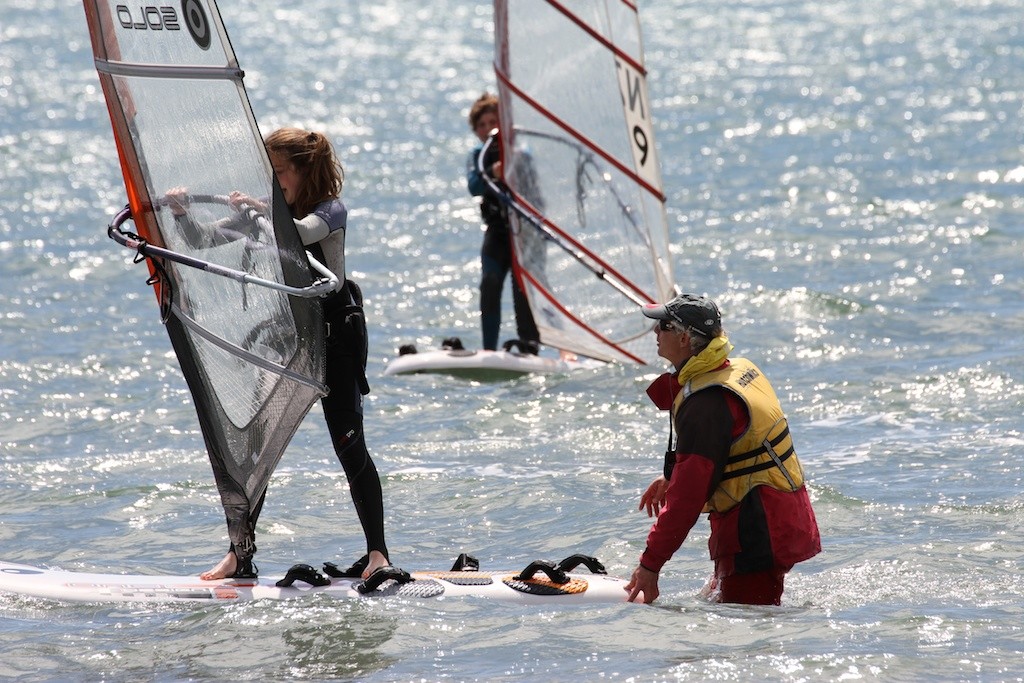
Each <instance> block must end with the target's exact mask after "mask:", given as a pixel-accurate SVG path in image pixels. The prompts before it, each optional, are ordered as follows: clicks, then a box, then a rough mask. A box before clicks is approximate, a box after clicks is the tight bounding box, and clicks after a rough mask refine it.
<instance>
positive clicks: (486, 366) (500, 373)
mask: <svg viewBox="0 0 1024 683" xmlns="http://www.w3.org/2000/svg"><path fill="white" fill-rule="evenodd" d="M600 365H603V363H601V362H599V361H594V360H590V359H586V358H583V359H563V358H549V357H547V356H536V355H532V354H526V353H515V352H511V351H482V350H481V351H477V350H470V349H458V350H456V349H439V350H435V351H420V352H417V353H407V354H404V355H401V356H398V357H397V358H395V359H394V360H392V361H391V362H390V363H388V365H387V367H386V368H385V369H384V375H385V376H387V375H411V374H419V373H432V374H443V375H452V376H455V377H461V378H464V379H473V380H480V381H497V380H504V379H515V378H516V377H522V376H523V375H529V374H535V373H547V374H550V373H568V372H572V371H574V370H581V369H584V368H593V367H598V366H600Z"/></svg>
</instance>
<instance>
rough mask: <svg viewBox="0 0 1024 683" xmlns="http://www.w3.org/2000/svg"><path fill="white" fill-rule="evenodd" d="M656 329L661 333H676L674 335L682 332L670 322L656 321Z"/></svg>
mask: <svg viewBox="0 0 1024 683" xmlns="http://www.w3.org/2000/svg"><path fill="white" fill-rule="evenodd" d="M658 329H659V330H661V331H662V332H676V333H678V332H682V331H683V330H681V329H679V326H678V325H676V324H675V323H674V322H672V321H671V320H659V321H658Z"/></svg>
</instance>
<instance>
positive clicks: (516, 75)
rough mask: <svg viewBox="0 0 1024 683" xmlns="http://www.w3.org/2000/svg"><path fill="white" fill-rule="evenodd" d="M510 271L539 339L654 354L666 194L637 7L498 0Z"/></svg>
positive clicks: (603, 353)
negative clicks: (650, 309)
mask: <svg viewBox="0 0 1024 683" xmlns="http://www.w3.org/2000/svg"><path fill="white" fill-rule="evenodd" d="M494 10H495V64H494V70H495V76H496V79H497V83H498V91H499V101H500V107H501V112H500V120H501V126H500V137H501V150H502V160H503V170H504V175H505V177H504V182H505V186H506V187H505V189H504V191H505V192H506V193H507V195H508V197H509V207H510V208H511V209H512V211H511V212H510V214H511V222H512V227H513V230H512V233H513V269H514V272H515V276H516V279H517V282H518V283H519V285H520V288H521V289H522V290H523V292H524V294H525V295H526V298H527V300H528V301H529V304H530V307H531V310H532V311H533V314H534V319H535V321H536V323H537V327H538V330H539V331H540V336H541V342H542V343H544V344H545V345H548V346H553V347H556V348H559V349H563V350H565V351H570V352H573V353H577V354H581V355H584V356H588V357H591V358H596V359H600V360H608V361H622V362H639V363H649V362H653V361H654V360H655V358H656V352H657V351H656V348H655V344H654V336H653V335H652V334H650V322H649V321H648V320H647V319H646V318H644V317H643V316H642V315H638V311H637V308H638V307H640V306H642V305H644V304H647V303H653V302H659V301H665V300H667V299H669V298H671V296H672V294H673V291H674V283H673V279H672V273H671V266H670V263H671V259H670V252H669V246H668V221H667V217H666V213H665V193H664V187H663V184H662V180H661V170H660V164H659V162H658V154H657V147H656V144H655V140H654V124H653V119H652V112H651V106H650V99H649V96H648V92H647V81H646V77H647V71H646V67H645V66H644V60H643V41H642V37H641V32H640V23H639V17H638V15H637V9H636V6H635V4H634V3H630V2H624V1H623V0H515V1H514V2H513V1H512V0H495V3H494Z"/></svg>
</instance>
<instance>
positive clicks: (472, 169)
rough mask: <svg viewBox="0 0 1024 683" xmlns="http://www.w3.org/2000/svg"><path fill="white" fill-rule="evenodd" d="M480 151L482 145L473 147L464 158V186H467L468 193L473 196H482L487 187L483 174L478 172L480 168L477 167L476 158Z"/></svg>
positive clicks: (485, 192)
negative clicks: (467, 156) (466, 157)
mask: <svg viewBox="0 0 1024 683" xmlns="http://www.w3.org/2000/svg"><path fill="white" fill-rule="evenodd" d="M482 151H483V148H482V147H476V148H474V149H473V151H472V152H470V153H469V158H468V159H467V160H466V186H467V187H468V188H469V193H470V194H471V195H473V196H474V197H482V196H484V195H485V194H487V190H488V189H489V188H488V187H487V181H486V180H485V179H484V176H483V174H482V173H480V169H479V168H477V159H478V158H479V157H480V153H481V152H482Z"/></svg>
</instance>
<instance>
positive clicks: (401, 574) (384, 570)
mask: <svg viewBox="0 0 1024 683" xmlns="http://www.w3.org/2000/svg"><path fill="white" fill-rule="evenodd" d="M385 581H394V582H396V583H409V582H410V581H415V579H413V578H412V577H411V576H409V572H407V571H405V570H404V569H399V568H398V567H392V566H390V565H389V566H387V567H381V568H380V569H377V570H376V571H375V572H373V573H372V574H370V576H369V578H367V579H366V580H365V581H361V582H359V583H357V584H355V586H353V588H355V589H356V590H357V591H359V592H360V593H362V594H363V595H366V594H367V593H372V592H373V591H375V590H377V589H378V588H380V585H381V584H382V583H384V582H385Z"/></svg>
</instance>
